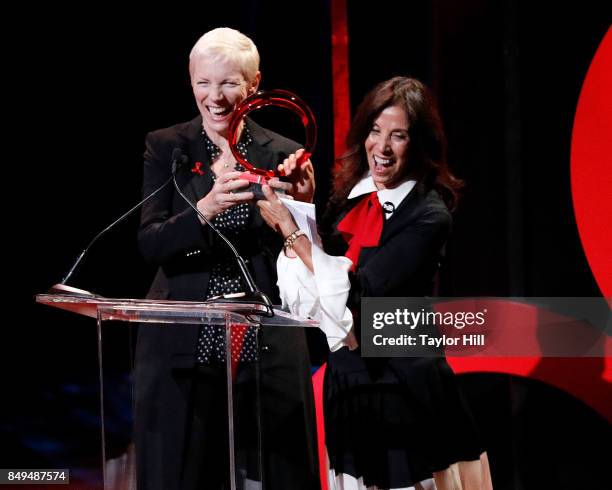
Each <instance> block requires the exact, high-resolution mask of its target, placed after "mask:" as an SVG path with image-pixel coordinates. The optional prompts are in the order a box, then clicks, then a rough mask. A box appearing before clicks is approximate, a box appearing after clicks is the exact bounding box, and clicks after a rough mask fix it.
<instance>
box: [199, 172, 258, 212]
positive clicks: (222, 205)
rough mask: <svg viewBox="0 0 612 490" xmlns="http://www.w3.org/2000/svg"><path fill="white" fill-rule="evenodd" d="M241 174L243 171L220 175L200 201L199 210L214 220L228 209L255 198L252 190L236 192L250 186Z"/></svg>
mask: <svg viewBox="0 0 612 490" xmlns="http://www.w3.org/2000/svg"><path fill="white" fill-rule="evenodd" d="M241 175H242V172H228V173H226V174H223V175H222V176H221V177H218V178H217V180H216V181H215V185H214V186H213V188H212V189H211V190H210V192H209V193H208V194H206V195H205V196H204V197H203V198H202V199H200V200H199V201H198V204H197V206H198V210H199V211H200V212H201V213H202V214H203V215H204V216H205V217H206V219H208V220H212V219H213V218H214V217H215V216H217V215H218V214H220V213H222V212H223V211H225V210H226V209H229V208H231V207H232V206H235V205H236V204H241V203H243V202H246V201H250V200H252V199H253V197H254V196H253V193H252V192H234V191H236V190H238V189H242V188H245V187H248V186H249V181H248V180H244V179H241V178H240V176H241ZM200 221H201V220H200Z"/></svg>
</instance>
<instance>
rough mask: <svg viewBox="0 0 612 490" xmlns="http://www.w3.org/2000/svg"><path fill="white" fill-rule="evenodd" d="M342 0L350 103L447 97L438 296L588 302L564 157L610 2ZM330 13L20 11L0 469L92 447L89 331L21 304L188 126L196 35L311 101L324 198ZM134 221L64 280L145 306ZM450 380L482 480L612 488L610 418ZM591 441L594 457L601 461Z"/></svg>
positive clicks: (487, 381)
mask: <svg viewBox="0 0 612 490" xmlns="http://www.w3.org/2000/svg"><path fill="white" fill-rule="evenodd" d="M348 3H349V8H348V27H349V40H350V53H349V54H350V82H351V84H350V85H351V92H350V98H351V104H352V107H353V108H354V107H355V105H356V104H357V103H358V102H359V101H360V100H361V98H362V96H363V95H364V94H365V92H366V91H367V90H368V89H369V88H371V87H372V86H373V85H374V84H376V83H377V82H379V81H381V80H383V79H386V78H388V77H390V76H393V75H412V76H416V77H418V78H421V79H423V80H424V81H425V82H427V83H428V84H429V85H430V86H431V87H432V88H433V89H434V91H435V92H436V94H437V95H438V98H439V101H440V107H441V110H442V113H443V118H444V122H445V126H446V130H447V136H448V138H449V157H450V163H451V166H452V168H453V169H454V170H455V172H456V173H457V174H458V175H459V176H460V177H461V178H463V179H465V180H466V183H467V187H466V192H465V196H464V199H463V202H462V205H461V207H460V210H459V211H458V213H457V215H456V220H455V224H456V226H455V233H454V236H453V239H452V242H451V244H450V246H449V257H448V261H447V263H446V264H445V266H444V274H443V275H442V278H441V291H440V292H441V294H442V295H445V296H469V295H487V296H508V295H524V296H597V295H599V294H600V292H599V290H598V288H597V285H596V283H595V281H594V279H593V277H592V275H591V273H590V271H589V268H588V264H587V262H586V259H585V257H584V254H583V252H582V248H581V245H580V240H579V237H578V234H577V230H576V225H575V221H574V218H573V210H572V201H571V189H570V173H569V169H570V165H569V154H570V142H571V130H572V123H573V117H574V112H575V108H576V103H577V100H578V96H579V93H580V88H581V85H582V81H583V79H584V76H585V74H586V71H587V69H588V66H589V63H590V61H591V59H592V57H593V55H594V53H595V50H596V49H597V46H598V44H599V42H600V41H601V39H602V37H603V35H604V34H605V32H606V30H607V29H608V28H609V26H610V21H611V20H612V15H611V11H610V8H609V7H606V5H605V4H606V2H598V1H594V0H586V1H580V2H577V1H569V2H563V3H562V2H526V1H517V0H502V1H499V2H493V1H485V0H471V1H469V0H460V1H454V2H445V1H442V0H437V1H431V2H417V1H409V2H398V1H396V2H394V1H389V0H378V1H377V2H357V1H349V2H348ZM329 7H330V6H329V2H328V1H323V0H318V1H309V2H306V1H303V2H292V5H291V7H289V6H288V5H287V3H286V2H279V1H278V2H277V1H259V2H256V1H242V2H231V3H227V4H224V5H222V4H218V5H212V6H208V5H207V6H206V7H203V6H202V7H195V6H189V7H188V6H186V5H183V6H173V7H170V6H169V5H164V6H163V7H157V8H152V7H148V8H147V9H146V10H144V9H143V11H142V14H141V15H133V14H131V15H129V16H128V15H127V14H126V12H125V11H123V10H122V9H120V8H111V7H110V6H106V5H102V4H94V5H93V6H90V7H88V8H87V10H85V9H82V10H80V9H79V8H76V9H75V8H72V9H71V10H70V11H61V9H59V8H58V7H56V6H54V7H53V8H46V9H45V8H41V9H37V10H36V11H35V12H34V11H33V12H28V13H23V14H22V16H21V17H20V18H19V19H17V18H16V19H14V21H15V22H18V23H19V25H20V26H22V27H21V28H20V29H19V31H20V34H19V36H18V37H16V38H15V39H12V40H10V41H9V42H8V43H7V47H8V48H9V51H10V52H11V53H17V56H16V60H15V61H16V64H15V68H14V69H13V70H10V72H11V75H12V76H10V77H8V78H9V82H10V83H15V84H16V85H17V87H19V88H20V89H24V88H25V92H23V90H20V91H19V92H18V91H17V89H15V90H7V91H6V92H5V94H4V96H5V97H7V99H6V100H5V105H6V106H7V107H8V106H12V107H15V105H16V106H17V108H18V110H17V112H16V114H15V115H14V116H10V117H11V120H10V121H9V126H10V127H11V129H12V131H11V132H10V133H6V134H5V144H6V145H7V149H6V155H7V161H5V169H6V172H7V173H6V177H5V178H4V179H3V182H4V184H5V198H6V196H8V195H11V196H14V195H15V193H17V195H18V196H19V197H11V199H10V202H7V203H6V204H5V209H6V219H5V227H6V228H5V241H6V242H8V245H9V247H8V250H7V252H6V255H5V261H6V266H7V267H6V270H7V271H8V272H9V274H8V278H7V282H8V283H9V285H10V287H9V288H8V290H9V291H8V294H7V295H6V298H7V299H8V301H6V304H5V308H8V309H10V310H11V311H12V312H14V311H16V312H18V315H14V316H13V318H12V319H11V320H8V319H7V318H5V320H4V333H3V338H4V339H5V341H3V342H2V344H3V345H2V350H3V356H2V359H3V369H2V384H1V386H2V387H3V388H4V390H5V393H6V394H5V396H3V399H4V402H3V408H2V410H3V411H4V412H5V415H4V416H3V418H2V423H3V426H2V436H1V439H0V440H1V442H0V450H2V453H1V454H0V456H1V457H0V462H1V463H3V464H2V465H1V466H3V467H8V466H21V467H32V466H36V465H43V466H44V465H45V464H55V466H56V467H57V464H59V462H62V461H65V462H67V463H66V464H67V465H68V464H76V463H74V462H75V461H79V462H83V461H86V460H87V458H88V456H87V455H88V454H89V453H91V452H95V451H94V449H93V448H94V447H95V443H96V441H95V434H96V430H97V428H96V422H95V420H94V419H93V418H92V417H93V415H92V414H93V413H94V412H93V410H94V409H95V405H91V403H92V402H91V399H92V396H93V395H92V393H91V392H89V391H88V390H91V389H94V388H90V387H91V386H92V383H93V382H95V379H96V356H95V352H96V350H95V349H96V347H95V331H94V330H95V327H94V325H93V322H92V321H90V320H88V319H84V318H77V317H75V316H74V315H70V314H67V313H63V312H60V311H55V310H51V309H50V308H47V307H43V306H40V305H35V304H34V300H33V295H34V294H35V293H39V292H43V291H45V290H46V289H47V288H48V287H49V286H50V285H52V284H53V283H56V282H59V280H60V279H61V277H62V276H63V275H64V274H65V273H66V271H67V270H68V268H69V267H70V265H71V263H72V261H73V260H74V259H75V258H76V256H77V254H78V252H79V251H80V250H81V249H82V248H83V247H84V246H85V245H86V244H87V242H88V241H89V240H90V239H91V237H92V236H93V235H95V233H97V232H98V231H99V230H100V229H102V228H103V227H104V226H106V225H107V224H108V223H110V222H111V221H112V220H114V219H115V218H116V217H117V216H119V215H120V214H121V213H123V212H124V211H125V210H127V209H128V208H129V207H130V206H131V205H133V203H135V202H137V201H138V200H139V198H140V181H141V176H142V168H141V165H142V151H143V141H144V136H145V134H146V132H148V131H150V130H153V129H156V128H159V127H163V126H168V125H171V124H174V123H176V122H179V121H184V120H188V119H191V118H192V117H194V116H195V115H196V114H197V109H196V107H195V104H194V102H193V100H192V95H191V92H190V86H189V79H188V72H187V57H188V54H189V51H190V49H191V46H192V45H193V43H194V42H195V41H196V40H197V39H198V37H199V36H200V35H201V34H202V33H203V32H205V31H207V30H209V29H211V28H214V27H218V26H222V25H227V26H230V27H235V28H238V29H240V30H241V31H243V32H245V33H246V34H247V35H249V36H251V37H252V38H253V40H254V41H255V43H256V44H257V46H258V48H259V50H260V54H261V58H262V63H261V70H262V74H263V80H262V85H261V88H268V89H269V88H284V89H288V90H292V91H294V92H295V93H297V94H298V95H300V96H301V97H302V98H303V99H304V100H305V101H306V102H307V103H308V104H309V105H310V107H311V108H312V109H313V111H314V113H315V115H316V117H317V121H318V123H319V126H320V128H319V144H318V147H317V150H316V153H315V155H314V157H313V161H314V163H315V167H316V170H317V178H318V191H317V204H318V205H319V206H320V207H321V206H324V204H325V202H326V198H327V192H328V190H329V169H330V168H331V166H332V161H333V123H332V121H333V119H332V116H333V115H332V110H331V108H332V80H331V51H330V37H331V32H330V20H329ZM289 10H291V13H290V12H289ZM9 21H11V20H10V19H9ZM13 45H18V47H19V50H13V49H11V48H12V47H13ZM18 94H20V95H18ZM7 117H8V116H7ZM281 125H282V124H281ZM273 129H274V128H273ZM277 129H279V130H281V132H282V128H280V127H279V128H277ZM294 132H295V134H290V136H293V137H295V138H296V139H299V138H300V134H299V131H294ZM599 191H605V190H599ZM607 192H609V190H607ZM137 225H138V219H137V217H133V218H131V219H129V220H127V221H126V222H125V223H123V224H121V225H119V226H118V227H117V228H116V229H115V230H114V231H113V232H111V233H110V234H109V235H108V236H106V237H105V238H103V239H102V240H101V241H100V242H99V243H97V244H96V245H95V246H94V248H92V250H91V251H90V252H89V255H88V257H87V259H86V261H85V262H84V264H83V265H82V267H81V268H80V269H79V271H78V272H77V274H76V275H75V276H74V279H73V280H72V282H71V284H72V285H74V286H76V287H81V288H84V289H89V290H93V291H95V292H97V293H100V294H103V295H106V296H111V297H143V296H144V294H145V292H146V289H147V287H148V283H149V281H150V279H151V277H152V272H153V271H152V270H151V268H150V267H149V266H147V265H146V264H144V263H143V261H142V259H141V258H140V256H139V253H138V250H137V246H136V230H137ZM118 328H119V329H121V328H124V327H118ZM125 330H126V329H125V328H124V330H123V332H124V331H125ZM117 335H118V336H123V335H124V334H123V333H121V334H117ZM126 338H127V337H126ZM126 351H127V348H126ZM123 356H124V353H120V354H117V357H123ZM316 360H318V356H317V359H316ZM120 364H121V363H118V365H120ZM593 375H594V376H599V373H594V374H593ZM120 376H121V369H118V371H117V377H118V378H120ZM462 379H463V383H464V385H465V388H466V391H467V393H468V395H469V398H470V402H471V403H472V405H473V407H474V411H475V413H476V414H477V416H478V419H479V422H480V423H481V426H482V427H483V432H484V433H485V437H486V439H487V444H488V448H489V455H490V459H491V464H492V470H493V477H494V484H495V487H496V488H498V489H499V488H502V489H505V488H508V489H514V488H517V489H521V488H604V487H607V486H608V485H609V478H608V479H606V477H605V474H606V471H605V470H606V463H605V462H606V461H608V460H609V457H610V454H609V435H610V431H609V426H608V424H607V423H606V422H605V421H604V420H603V419H602V418H600V416H598V415H597V414H596V413H595V412H593V411H592V410H591V409H589V408H588V407H587V406H586V405H584V404H583V403H582V402H580V401H578V400H574V399H572V398H571V397H570V396H569V395H567V394H565V393H562V392H560V391H558V390H556V389H554V388H552V387H549V386H545V385H543V384H541V383H538V382H536V381H532V380H524V379H518V378H513V377H509V376H505V375H493V374H488V375H476V374H471V375H466V376H463V377H462ZM585 382H588V380H586V381H585ZM119 385H120V383H119ZM604 386H606V387H607V389H609V385H604ZM94 393H95V389H94ZM119 395H120V394H118V396H117V399H118V401H117V413H121V410H120V408H121V406H122V403H124V400H123V399H122V398H121V396H119ZM117 417H118V418H120V415H118V416H117ZM118 425H120V424H119V423H118ZM602 444H603V445H604V447H605V446H607V447H608V450H607V452H605V451H601V450H599V449H597V450H596V449H595V447H601V445H602ZM93 457H94V456H92V458H93ZM79 464H80V463H79Z"/></svg>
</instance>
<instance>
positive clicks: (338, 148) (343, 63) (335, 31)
mask: <svg viewBox="0 0 612 490" xmlns="http://www.w3.org/2000/svg"><path fill="white" fill-rule="evenodd" d="M331 23H332V78H333V100H334V157H335V158H336V159H337V158H338V157H339V156H340V155H342V153H344V150H345V148H344V139H345V138H346V135H347V133H348V130H349V126H350V124H351V108H350V93H349V59H348V44H349V38H348V26H347V14H346V0H332V2H331Z"/></svg>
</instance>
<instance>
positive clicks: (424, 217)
mask: <svg viewBox="0 0 612 490" xmlns="http://www.w3.org/2000/svg"><path fill="white" fill-rule="evenodd" d="M361 199H364V197H359V198H355V199H351V200H350V201H349V202H348V203H347V206H346V207H345V209H344V210H343V211H342V212H341V213H340V214H339V217H338V218H337V220H336V221H335V222H334V223H333V224H332V225H331V226H327V227H324V229H327V230H329V231H328V232H327V235H326V236H324V238H323V239H324V243H325V246H326V249H328V250H329V251H330V253H332V254H333V255H344V253H345V252H346V249H347V245H346V243H345V242H344V240H343V239H342V237H341V236H340V234H339V233H338V232H337V231H336V226H337V224H338V223H339V222H340V220H341V219H342V218H343V217H344V216H345V215H346V213H347V212H348V211H349V210H350V209H352V208H353V207H354V206H355V205H356V204H357V203H358V202H360V200H361ZM451 227H452V217H451V214H450V212H449V211H448V208H447V207H446V205H445V204H444V202H443V201H442V198H441V197H440V195H439V194H438V193H437V192H436V191H435V190H431V189H430V190H428V189H426V188H425V186H424V185H423V184H422V183H417V184H416V185H415V187H414V188H413V189H412V191H411V192H410V193H409V194H408V195H407V196H406V197H405V198H404V200H403V201H402V202H401V203H400V205H399V206H398V207H397V209H396V210H395V212H394V213H393V215H392V216H391V217H390V218H389V219H388V220H385V222H384V224H383V230H382V234H381V236H380V242H379V245H378V246H377V247H368V248H362V249H361V253H360V255H359V261H358V267H357V270H356V272H355V274H353V275H352V276H351V285H352V287H351V297H350V299H349V302H350V303H351V304H350V306H351V307H355V306H357V307H358V306H359V300H360V298H361V296H427V295H430V294H431V293H432V290H433V283H434V278H435V275H436V272H437V270H438V267H439V265H440V261H441V259H442V257H443V253H444V246H445V243H446V241H447V239H448V236H449V234H450V231H451Z"/></svg>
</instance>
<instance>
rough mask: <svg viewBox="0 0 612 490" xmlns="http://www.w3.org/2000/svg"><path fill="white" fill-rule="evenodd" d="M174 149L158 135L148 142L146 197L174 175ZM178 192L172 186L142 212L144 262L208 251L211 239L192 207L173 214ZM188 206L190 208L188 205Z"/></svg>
mask: <svg viewBox="0 0 612 490" xmlns="http://www.w3.org/2000/svg"><path fill="white" fill-rule="evenodd" d="M171 148H174V145H172V144H168V143H167V142H166V143H164V141H163V138H161V137H160V136H159V135H158V134H157V133H156V132H154V133H149V134H148V135H147V137H146V140H145V153H144V173H143V188H142V193H143V197H144V196H148V195H149V194H150V193H151V192H153V191H154V190H155V189H157V188H158V187H159V186H160V185H162V183H163V182H164V181H165V180H166V179H168V178H169V177H170V175H171V160H172V155H171ZM175 193H176V191H175V189H174V186H173V184H172V183H170V184H169V185H168V186H166V187H165V188H164V189H162V190H161V191H160V192H159V193H158V194H157V195H156V196H155V197H153V198H152V199H151V200H149V201H148V202H147V203H146V204H145V205H144V206H143V209H142V215H141V221H140V229H139V232H138V243H139V246H140V251H141V253H142V255H143V256H144V258H145V260H147V261H149V262H151V263H154V264H158V265H161V264H165V263H167V262H168V261H169V260H171V259H172V258H174V257H176V256H183V255H184V254H185V253H186V252H188V251H189V250H193V249H196V248H198V249H200V250H202V251H204V252H206V251H208V250H209V249H210V247H211V245H212V236H211V235H210V232H209V231H208V230H205V229H204V227H203V226H202V225H201V223H200V220H199V218H198V216H197V215H196V213H195V211H194V210H193V209H191V208H190V207H186V208H185V209H183V210H181V211H178V212H174V211H173V209H174V208H173V201H174V199H175ZM185 206H187V205H185ZM181 209H182V207H181Z"/></svg>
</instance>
